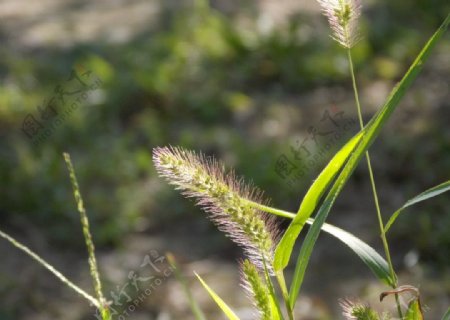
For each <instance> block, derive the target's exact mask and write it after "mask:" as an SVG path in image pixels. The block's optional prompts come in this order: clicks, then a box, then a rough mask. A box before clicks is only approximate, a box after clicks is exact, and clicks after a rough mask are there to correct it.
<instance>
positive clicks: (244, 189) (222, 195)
mask: <svg viewBox="0 0 450 320" xmlns="http://www.w3.org/2000/svg"><path fill="white" fill-rule="evenodd" d="M153 160H154V164H155V167H156V170H157V172H158V174H159V175H160V176H162V177H164V178H166V179H167V180H168V182H169V183H170V184H172V185H174V186H176V189H178V190H181V191H182V194H183V195H185V196H186V197H193V198H195V199H196V200H197V204H198V205H199V206H201V207H202V208H203V209H204V210H205V211H206V212H207V213H209V215H210V218H211V220H212V221H213V222H214V223H215V224H216V225H217V226H218V228H219V230H221V231H223V232H225V233H226V234H227V235H228V236H229V237H230V238H231V239H232V240H233V241H234V242H236V243H237V244H239V245H240V246H242V247H243V248H244V250H245V253H246V254H247V255H248V257H249V258H250V259H251V261H252V262H253V263H254V264H256V265H257V266H258V267H259V268H261V269H262V268H263V261H266V263H267V264H268V267H269V268H270V267H271V265H272V261H273V251H274V243H275V242H276V239H277V232H276V224H275V222H274V220H273V218H272V217H269V216H268V215H267V214H265V213H262V212H260V211H258V210H257V209H255V208H254V207H252V206H251V205H250V204H249V202H248V200H251V201H255V202H261V199H262V194H261V192H259V191H258V190H256V189H255V188H253V187H251V186H249V185H245V184H244V183H243V181H242V179H238V178H237V177H236V176H235V175H234V173H233V172H230V173H228V174H225V172H224V171H225V170H224V167H223V166H222V165H221V164H220V163H218V162H217V161H216V160H214V159H212V158H206V157H205V156H204V155H202V154H199V155H198V154H196V153H195V152H192V151H187V150H184V149H182V148H176V147H164V148H155V149H154V150H153Z"/></svg>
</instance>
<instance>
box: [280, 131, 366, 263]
mask: <svg viewBox="0 0 450 320" xmlns="http://www.w3.org/2000/svg"><path fill="white" fill-rule="evenodd" d="M361 137H362V132H361V133H359V134H357V135H356V136H355V137H353V138H352V139H351V140H350V141H349V142H347V143H346V144H345V146H344V147H343V148H341V150H339V152H338V153H336V155H335V156H334V157H333V159H331V161H330V162H329V163H328V165H327V166H326V167H325V169H324V170H323V171H322V172H321V173H320V175H319V176H318V177H317V179H316V180H315V181H314V183H313V184H312V185H311V187H310V188H309V190H308V192H307V193H306V195H305V197H304V198H303V201H302V203H301V204H300V208H299V209H298V212H297V215H296V216H295V217H294V219H293V221H292V222H291V224H290V225H289V228H288V229H287V230H286V232H285V233H284V235H283V237H282V238H281V241H280V243H279V244H278V246H277V248H276V250H275V259H274V269H275V270H276V271H279V270H282V269H284V268H285V267H286V266H287V264H288V263H289V259H290V257H291V254H292V249H293V247H294V244H295V240H297V237H298V235H299V234H300V232H301V231H302V229H303V226H304V225H305V223H306V220H307V219H308V218H309V217H310V216H311V214H312V213H313V212H314V210H315V209H316V207H317V205H318V204H319V201H320V198H321V197H322V195H323V193H324V192H325V191H326V190H327V187H328V186H329V185H330V183H331V182H332V181H333V179H334V177H335V176H336V174H337V173H338V172H339V171H340V170H341V169H342V166H343V165H344V164H345V162H346V161H347V159H348V157H349V155H350V154H351V153H352V152H353V150H354V149H355V147H356V146H357V145H358V143H359V142H360V141H361Z"/></svg>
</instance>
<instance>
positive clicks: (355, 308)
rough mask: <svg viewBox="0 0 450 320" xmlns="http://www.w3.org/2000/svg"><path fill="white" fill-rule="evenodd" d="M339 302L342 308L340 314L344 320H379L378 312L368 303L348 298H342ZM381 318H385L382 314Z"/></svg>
mask: <svg viewBox="0 0 450 320" xmlns="http://www.w3.org/2000/svg"><path fill="white" fill-rule="evenodd" d="M339 304H340V305H341V308H342V315H343V316H344V318H345V319H346V320H380V317H379V316H378V313H376V312H375V311H374V310H373V309H372V308H370V307H369V306H368V305H365V304H362V303H360V302H354V301H351V300H349V299H342V300H340V301H339ZM382 319H387V318H385V316H383V318H382Z"/></svg>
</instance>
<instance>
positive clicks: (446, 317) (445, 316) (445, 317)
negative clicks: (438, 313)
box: [442, 308, 450, 320]
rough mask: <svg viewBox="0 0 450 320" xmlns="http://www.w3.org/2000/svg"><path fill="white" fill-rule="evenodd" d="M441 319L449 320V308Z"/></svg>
mask: <svg viewBox="0 0 450 320" xmlns="http://www.w3.org/2000/svg"><path fill="white" fill-rule="evenodd" d="M442 320H450V308H448V309H447V312H446V313H445V314H444V316H443V317H442Z"/></svg>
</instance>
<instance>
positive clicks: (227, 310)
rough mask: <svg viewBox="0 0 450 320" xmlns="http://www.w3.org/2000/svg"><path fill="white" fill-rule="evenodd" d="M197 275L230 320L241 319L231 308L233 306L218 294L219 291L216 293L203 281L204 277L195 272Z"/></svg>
mask: <svg viewBox="0 0 450 320" xmlns="http://www.w3.org/2000/svg"><path fill="white" fill-rule="evenodd" d="M195 275H196V276H197V278H198V280H200V283H201V284H202V286H203V287H204V288H205V289H206V291H208V293H209V295H210V296H211V298H213V300H214V301H215V302H216V303H217V305H218V306H219V308H220V309H221V310H222V311H223V313H224V314H225V315H226V316H227V317H228V319H230V320H240V319H239V318H238V316H237V315H236V314H235V313H234V312H233V310H231V308H230V307H229V306H228V305H227V304H226V303H225V302H224V301H223V300H222V298H221V297H219V296H218V295H217V293H215V292H214V291H213V290H212V289H211V288H210V287H209V286H208V285H207V284H206V282H205V281H203V279H202V278H201V277H200V276H199V275H198V274H197V273H195Z"/></svg>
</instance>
